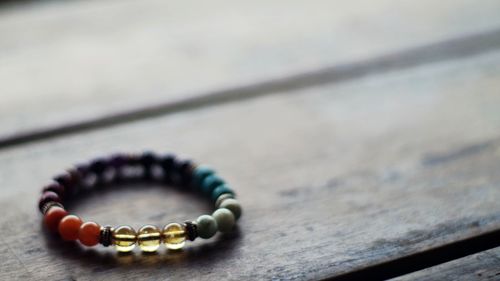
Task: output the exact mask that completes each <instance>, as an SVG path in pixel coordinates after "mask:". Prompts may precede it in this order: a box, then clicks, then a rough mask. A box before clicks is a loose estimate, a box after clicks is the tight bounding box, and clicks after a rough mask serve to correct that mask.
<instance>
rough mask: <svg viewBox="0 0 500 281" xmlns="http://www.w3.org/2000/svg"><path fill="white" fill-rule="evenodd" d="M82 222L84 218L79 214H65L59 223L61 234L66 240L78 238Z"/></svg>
mask: <svg viewBox="0 0 500 281" xmlns="http://www.w3.org/2000/svg"><path fill="white" fill-rule="evenodd" d="M82 223H83V222H82V220H81V219H80V218H79V217H77V216H74V215H68V216H65V217H64V218H63V219H62V220H61V222H60V223H59V227H58V228H59V234H60V235H61V237H62V238H63V239H64V240H66V241H73V240H76V239H78V231H79V230H80V226H81V225H82Z"/></svg>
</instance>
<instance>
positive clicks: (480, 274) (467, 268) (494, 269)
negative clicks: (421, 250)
mask: <svg viewBox="0 0 500 281" xmlns="http://www.w3.org/2000/svg"><path fill="white" fill-rule="evenodd" d="M499 278H500V248H495V249H491V250H488V251H484V252H481V253H478V254H475V255H471V256H467V257H465V258H461V259H458V260H454V261H450V262H447V263H444V264H441V265H438V266H434V267H431V268H428V269H425V270H421V271H418V272H415V273H411V274H408V275H405V276H401V277H398V278H394V279H393V280H394V281H408V280H443V281H446V280H450V281H451V280H453V281H462V280H463V281H466V280H498V279H499Z"/></svg>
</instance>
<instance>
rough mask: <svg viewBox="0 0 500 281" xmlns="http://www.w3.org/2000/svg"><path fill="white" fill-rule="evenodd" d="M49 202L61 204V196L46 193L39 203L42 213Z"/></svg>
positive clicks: (51, 192) (50, 192)
mask: <svg viewBox="0 0 500 281" xmlns="http://www.w3.org/2000/svg"><path fill="white" fill-rule="evenodd" d="M48 202H58V203H61V197H59V195H57V193H55V192H53V191H45V192H44V193H43V194H42V196H41V197H40V200H39V201H38V209H40V211H41V210H42V209H43V205H45V204H46V203H48Z"/></svg>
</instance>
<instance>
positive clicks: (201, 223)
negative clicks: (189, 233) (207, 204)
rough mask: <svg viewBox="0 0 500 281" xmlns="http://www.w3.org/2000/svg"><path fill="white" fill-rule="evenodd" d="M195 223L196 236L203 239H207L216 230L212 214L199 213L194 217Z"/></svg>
mask: <svg viewBox="0 0 500 281" xmlns="http://www.w3.org/2000/svg"><path fill="white" fill-rule="evenodd" d="M196 224H197V225H198V228H197V231H198V236H199V237H201V238H203V239H208V238H210V237H212V236H214V235H215V233H216V232H217V222H216V221H215V219H214V218H213V217H212V216H209V215H201V216H199V217H198V219H196Z"/></svg>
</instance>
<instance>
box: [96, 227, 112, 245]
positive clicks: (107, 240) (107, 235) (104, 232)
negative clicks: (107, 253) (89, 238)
mask: <svg viewBox="0 0 500 281" xmlns="http://www.w3.org/2000/svg"><path fill="white" fill-rule="evenodd" d="M112 232H113V228H112V227H111V226H105V227H103V228H102V229H101V233H100V235H99V243H101V244H102V245H103V246H104V247H108V246H110V245H111V237H112Z"/></svg>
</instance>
